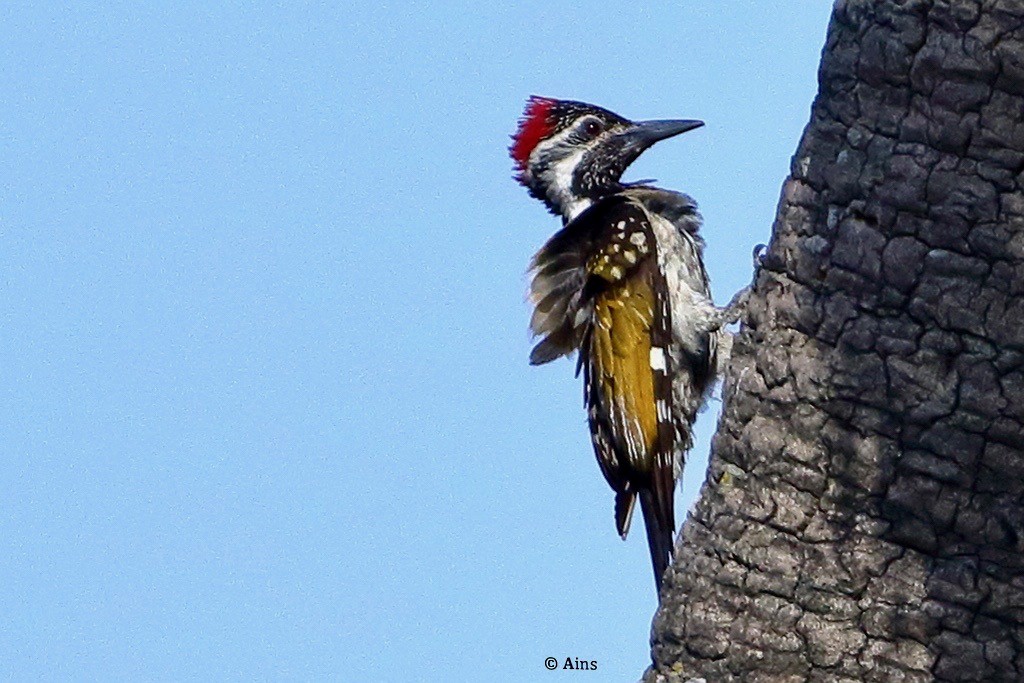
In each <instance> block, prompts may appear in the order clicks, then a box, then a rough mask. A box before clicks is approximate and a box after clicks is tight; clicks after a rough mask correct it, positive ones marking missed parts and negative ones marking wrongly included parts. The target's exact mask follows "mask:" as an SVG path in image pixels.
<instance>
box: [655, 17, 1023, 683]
mask: <svg viewBox="0 0 1024 683" xmlns="http://www.w3.org/2000/svg"><path fill="white" fill-rule="evenodd" d="M819 80H820V90H819V94H818V97H817V99H816V101H815V103H814V106H813V110H812V116H811V121H810V124H809V125H808V127H807V129H806V131H805V133H804V136H803V139H802V141H801V143H800V147H799V149H798V151H797V153H796V155H795V157H794V159H793V164H792V169H791V175H790V177H789V178H788V179H787V180H786V182H785V184H784V187H783V191H782V198H781V202H780V207H779V212H778V216H777V218H776V222H775V225H774V229H773V236H772V240H771V244H770V246H769V250H768V254H767V256H766V260H765V264H764V268H763V269H762V271H761V273H760V274H759V276H758V279H757V282H756V289H755V292H754V294H753V296H752V300H751V302H750V306H749V308H748V310H747V311H746V314H745V320H744V326H743V328H742V329H741V331H740V333H739V335H738V336H737V338H736V341H735V346H734V349H733V356H732V360H731V362H730V366H729V369H728V371H727V373H726V379H725V388H724V390H723V394H724V412H723V416H722V419H721V422H720V424H719V429H718V433H717V435H716V437H715V441H714V445H713V453H712V458H711V463H710V466H709V471H708V479H707V482H706V483H705V486H704V490H703V491H702V496H701V499H700V501H699V503H698V505H697V507H696V509H695V511H694V512H693V513H692V515H691V516H690V518H689V519H688V521H687V522H686V524H685V525H684V527H683V530H682V533H681V536H680V538H679V539H678V543H677V549H676V556H675V562H674V565H673V567H672V568H670V570H669V573H668V574H667V576H666V583H665V588H664V591H663V594H662V604H661V607H660V608H659V610H658V613H657V616H656V618H655V622H654V627H653V634H652V641H653V642H652V645H653V650H652V654H653V660H654V664H653V666H652V667H651V668H650V669H649V670H648V671H647V673H646V674H645V677H644V679H645V681H647V682H648V683H653V682H655V681H658V682H669V681H671V682H682V681H690V680H693V679H695V680H698V681H699V680H700V679H702V678H703V679H705V680H707V681H708V682H709V683H713V682H717V681H744V682H757V681H804V680H810V681H932V680H938V681H1021V680H1024V554H1022V539H1024V2H1021V0H903V1H900V0H847V1H846V2H842V1H840V2H838V3H837V4H836V6H835V9H834V14H833V18H832V23H831V26H830V28H829V33H828V41H827V45H826V47H825V51H824V54H823V58H822V63H821V67H820V72H819ZM766 115H768V114H767V112H766Z"/></svg>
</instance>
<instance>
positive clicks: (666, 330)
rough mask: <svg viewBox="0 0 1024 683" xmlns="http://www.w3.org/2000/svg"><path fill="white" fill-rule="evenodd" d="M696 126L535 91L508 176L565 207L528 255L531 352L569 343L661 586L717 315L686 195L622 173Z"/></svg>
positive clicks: (710, 368) (563, 350) (621, 517)
mask: <svg viewBox="0 0 1024 683" xmlns="http://www.w3.org/2000/svg"><path fill="white" fill-rule="evenodd" d="M702 125H704V124H703V122H701V121H695V120H672V121H639V122H635V121H630V120H628V119H626V118H623V117H622V116H619V115H618V114H615V113H613V112H611V111H608V110H607V109H603V108H601V107H597V106H594V105H592V104H586V103H583V102H575V101H570V100H556V99H549V98H546V97H537V96H534V97H531V98H530V99H529V100H528V102H527V104H526V108H525V110H524V112H523V116H522V118H521V120H520V121H519V126H518V129H517V130H516V132H515V134H514V135H513V136H512V145H511V146H510V147H509V153H510V156H511V157H512V159H513V161H514V164H515V173H516V175H515V177H516V180H518V181H519V182H520V183H521V184H522V185H524V186H525V187H526V189H527V190H528V191H529V193H530V195H531V196H532V197H534V198H536V199H539V200H540V201H542V202H544V204H545V206H547V208H548V210H549V211H550V212H551V213H553V214H555V215H557V216H560V217H561V218H562V226H563V227H562V229H561V230H559V231H558V232H557V233H555V234H554V236H553V237H551V239H549V240H548V241H547V243H545V244H544V245H543V246H542V247H541V249H540V251H538V252H537V254H536V255H535V256H534V257H533V260H532V262H531V265H530V279H531V282H530V289H529V299H530V302H531V303H532V304H533V307H534V309H533V315H532V318H531V320H530V330H531V332H532V333H533V335H534V336H535V337H539V338H540V341H539V343H538V344H537V345H536V346H535V347H534V348H533V351H532V352H531V354H530V363H531V364H532V365H541V364H544V363H548V362H550V361H552V360H554V359H556V358H559V357H562V356H568V355H571V354H572V353H573V352H577V353H578V357H577V364H576V374H577V375H579V373H580V371H581V370H582V372H583V384H584V401H585V404H586V409H587V417H588V421H589V426H590V435H591V441H592V442H593V446H594V451H595V454H596V455H597V461H598V463H599V465H600V468H601V472H602V473H603V474H604V477H605V479H606V480H607V481H608V484H609V485H610V486H611V488H612V489H613V490H614V492H615V525H616V528H617V530H618V532H619V535H620V536H621V537H622V538H623V539H625V538H626V535H627V533H628V532H629V527H630V521H631V519H632V515H633V508H634V505H635V503H636V499H637V498H638V497H639V499H640V509H641V511H642V513H643V517H644V524H645V526H646V527H647V542H648V546H649V548H650V553H651V562H652V564H653V566H654V579H655V585H656V587H657V588H658V589H659V591H660V588H661V583H662V578H663V576H664V573H665V570H666V568H667V567H668V564H669V561H670V558H671V554H672V549H673V536H674V533H675V512H674V493H675V487H676V482H677V481H678V478H679V474H680V471H681V469H682V464H683V456H684V454H685V452H686V451H687V450H688V449H689V448H690V446H691V444H692V440H693V439H692V431H691V428H692V425H693V421H694V419H695V417H696V415H697V412H698V410H699V409H700V407H701V406H702V405H703V403H704V401H705V398H706V394H707V393H708V392H709V390H710V388H711V386H712V384H713V382H714V376H715V367H716V353H717V347H718V341H719V335H720V334H721V327H722V325H723V324H724V323H725V322H728V321H731V320H732V319H734V318H735V317H736V316H735V314H734V313H733V312H732V310H731V309H730V310H729V311H726V309H718V308H716V307H715V305H714V302H713V301H712V299H711V290H710V287H709V283H708V275H707V272H706V271H705V269H704V263H703V260H702V252H703V241H702V240H701V237H700V236H699V234H698V231H699V229H700V226H701V217H700V214H699V213H698V212H697V205H696V204H695V203H694V201H693V200H692V199H691V198H690V197H688V196H686V195H684V194H680V193H678V192H673V191H671V190H665V189H662V188H658V187H654V186H652V185H651V184H649V182H650V181H640V182H638V183H625V182H623V181H622V180H621V177H622V174H623V172H624V171H625V170H626V168H627V167H628V166H629V165H630V164H631V163H632V162H633V161H634V160H636V158H637V157H639V156H640V154H641V153H642V152H643V151H644V150H646V149H647V148H649V147H650V146H651V145H653V144H654V143H656V142H658V141H660V140H665V139H666V138H670V137H673V136H675V135H679V134H680V133H685V132H686V131H690V130H693V129H695V128H699V127H700V126H702Z"/></svg>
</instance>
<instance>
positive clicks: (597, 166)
mask: <svg viewBox="0 0 1024 683" xmlns="http://www.w3.org/2000/svg"><path fill="white" fill-rule="evenodd" d="M702 125H704V123H703V122H702V121H693V120H670V121H630V120H628V119H625V118H623V117H621V116H619V115H618V114H615V113H613V112H610V111H608V110H607V109H603V108H601V107H597V106H595V105H592V104H586V103H584V102H574V101H571V100H554V99H549V98H547V97H537V96H534V97H531V98H530V99H529V101H527V103H526V109H525V110H524V111H523V117H522V119H520V121H519V128H518V129H517V130H516V132H515V134H514V135H512V145H511V146H510V147H509V154H510V155H511V157H512V160H513V161H514V162H515V168H516V180H518V181H519V182H520V183H522V184H523V185H524V186H526V188H527V189H528V190H529V191H530V195H531V196H533V197H536V198H537V199H540V200H541V201H543V202H544V203H545V204H546V205H547V207H548V209H549V210H550V211H551V212H552V213H554V214H558V215H561V216H562V217H563V218H564V219H565V220H566V221H570V220H572V219H573V218H575V217H576V216H578V215H579V214H580V213H581V212H583V211H584V210H585V209H586V208H587V207H589V206H590V205H591V204H593V203H594V202H595V201H596V200H598V199H600V198H601V197H604V196H607V195H609V194H613V193H615V192H618V191H619V190H620V189H622V183H621V182H620V179H621V178H622V174H623V172H624V171H625V170H626V168H627V167H628V166H629V165H630V164H631V163H633V162H634V161H635V160H636V158H637V157H638V156H640V154H641V153H642V152H643V151H644V150H645V149H647V148H648V147H650V146H651V145H653V144H654V143H655V142H658V141H659V140H664V139H665V138H670V137H672V136H674V135H679V134H680V133H685V132H686V131H688V130H693V129H694V128H699V127H700V126H702Z"/></svg>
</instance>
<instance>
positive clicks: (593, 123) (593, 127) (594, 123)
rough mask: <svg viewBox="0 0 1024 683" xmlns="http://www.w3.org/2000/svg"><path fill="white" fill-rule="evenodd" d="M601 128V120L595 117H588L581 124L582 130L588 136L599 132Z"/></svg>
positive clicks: (593, 135)
mask: <svg viewBox="0 0 1024 683" xmlns="http://www.w3.org/2000/svg"><path fill="white" fill-rule="evenodd" d="M601 128H602V126H601V122H600V121H598V120H597V119H590V120H588V121H587V122H586V123H585V124H583V132H584V133H586V134H587V136H588V137H595V136H597V134H598V133H600V132H601Z"/></svg>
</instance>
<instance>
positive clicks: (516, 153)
mask: <svg viewBox="0 0 1024 683" xmlns="http://www.w3.org/2000/svg"><path fill="white" fill-rule="evenodd" d="M555 102H556V101H555V100H552V99H549V98H547V97H538V96H537V95H533V96H532V97H530V99H529V100H528V101H527V102H526V109H524V110H523V117H522V118H521V119H519V128H518V129H517V130H516V132H515V135H513V136H512V145H511V146H510V147H509V148H508V151H509V155H510V156H511V157H512V159H513V160H514V161H515V162H516V170H518V171H519V174H518V176H517V177H518V178H519V180H520V181H521V180H522V176H523V173H525V171H526V166H527V164H528V163H529V161H530V153H531V152H533V150H534V148H535V147H536V146H537V144H538V143H539V142H540V141H541V140H543V139H544V138H546V137H547V136H549V135H551V132H552V130H553V129H554V126H553V124H552V122H551V121H550V120H549V118H548V114H550V113H551V108H552V107H553V106H555Z"/></svg>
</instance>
